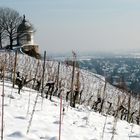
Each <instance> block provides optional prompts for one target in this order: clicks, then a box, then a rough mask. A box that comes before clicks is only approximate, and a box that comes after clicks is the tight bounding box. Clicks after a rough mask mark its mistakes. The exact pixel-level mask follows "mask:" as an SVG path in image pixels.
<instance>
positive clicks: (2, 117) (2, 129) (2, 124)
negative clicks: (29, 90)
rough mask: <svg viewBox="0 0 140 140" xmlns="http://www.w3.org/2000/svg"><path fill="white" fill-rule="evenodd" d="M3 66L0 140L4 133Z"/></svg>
mask: <svg viewBox="0 0 140 140" xmlns="http://www.w3.org/2000/svg"><path fill="white" fill-rule="evenodd" d="M5 63H6V54H5ZM5 65H6V64H3V84H2V110H1V112H2V114H1V140H3V132H4V96H5V94H4V78H5Z"/></svg>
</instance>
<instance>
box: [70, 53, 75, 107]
mask: <svg viewBox="0 0 140 140" xmlns="http://www.w3.org/2000/svg"><path fill="white" fill-rule="evenodd" d="M72 54H73V61H72V77H71V94H70V106H71V107H74V103H73V98H74V93H73V92H74V91H73V86H74V77H75V65H76V53H75V52H74V51H72Z"/></svg>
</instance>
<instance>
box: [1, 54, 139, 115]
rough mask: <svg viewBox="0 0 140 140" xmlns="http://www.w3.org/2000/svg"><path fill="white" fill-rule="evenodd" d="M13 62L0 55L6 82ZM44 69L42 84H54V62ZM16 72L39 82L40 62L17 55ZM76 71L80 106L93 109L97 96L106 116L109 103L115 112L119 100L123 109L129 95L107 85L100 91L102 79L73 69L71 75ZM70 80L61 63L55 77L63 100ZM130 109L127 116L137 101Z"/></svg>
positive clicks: (10, 56)
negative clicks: (87, 106) (103, 100)
mask: <svg viewBox="0 0 140 140" xmlns="http://www.w3.org/2000/svg"><path fill="white" fill-rule="evenodd" d="M14 58H15V54H14V53H13V52H8V53H6V54H5V53H2V52H1V53H0V61H1V64H2V63H3V61H4V59H6V63H5V64H6V70H7V73H6V76H7V78H8V77H9V78H10V77H11V76H12V69H13V65H14ZM45 68H46V69H45V75H44V78H45V79H44V84H45V83H47V81H56V79H57V73H58V70H57V68H58V62H57V61H46V65H45ZM16 71H20V73H21V75H24V76H25V75H28V79H30V78H33V77H36V79H41V78H42V71H43V61H41V60H37V59H34V58H32V57H29V56H27V55H22V54H18V56H17V67H16ZM78 71H80V76H79V77H80V82H79V83H80V90H83V92H82V98H81V99H82V101H81V102H82V103H83V104H85V105H90V106H93V104H94V102H95V101H97V98H98V97H99V96H100V97H101V98H104V99H105V102H104V108H103V112H106V110H107V107H108V106H109V104H108V102H110V103H112V110H116V108H117V107H116V106H117V101H118V98H119V96H120V97H121V98H120V102H122V101H123V106H124V107H126V108H127V106H128V100H129V95H130V94H129V93H127V92H124V91H121V90H119V89H117V88H116V87H113V86H112V85H110V84H109V83H107V85H106V88H105V91H104V87H105V80H104V77H102V76H100V75H97V74H94V73H91V72H88V71H86V70H82V69H76V72H75V73H77V72H78ZM71 77H72V67H71V66H68V65H66V64H65V63H61V65H60V73H59V85H60V88H59V89H60V90H61V91H62V94H63V96H66V92H67V91H68V90H70V88H71ZM75 83H76V74H75V79H74V84H75ZM131 105H132V106H131V108H130V112H133V111H135V110H139V100H138V98H137V97H132V98H131ZM137 113H138V112H137ZM136 115H138V114H136Z"/></svg>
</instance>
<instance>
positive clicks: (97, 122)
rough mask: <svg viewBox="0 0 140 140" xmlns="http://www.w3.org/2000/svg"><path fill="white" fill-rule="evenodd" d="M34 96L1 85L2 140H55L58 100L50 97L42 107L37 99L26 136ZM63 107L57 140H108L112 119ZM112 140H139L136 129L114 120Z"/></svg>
mask: <svg viewBox="0 0 140 140" xmlns="http://www.w3.org/2000/svg"><path fill="white" fill-rule="evenodd" d="M0 93H2V83H0ZM36 95H37V92H36V91H33V90H31V89H29V88H23V90H22V92H21V95H19V94H18V93H17V89H16V88H15V89H12V88H11V84H10V83H5V105H4V108H5V113H4V140H39V139H42V140H58V137H59V113H60V109H59V108H60V100H59V99H58V98H56V97H53V101H49V100H48V99H44V100H43V105H42V99H41V97H40V96H39V98H38V101H37V105H36V109H35V114H34V116H33V120H32V124H31V127H30V131H29V133H28V134H26V132H27V128H28V124H29V120H30V117H31V113H32V110H33V105H34V102H35V98H36ZM10 97H11V98H10ZM0 104H1V102H0ZM29 105H30V106H29ZM63 106H64V108H65V111H64V113H63V115H62V131H61V132H62V134H61V140H101V139H103V140H110V139H111V137H112V127H113V121H114V119H113V117H111V116H107V117H106V116H102V115H101V114H98V113H95V112H93V111H91V110H90V108H88V107H84V106H78V107H77V108H71V107H69V106H68V104H66V103H65V102H64V101H63ZM0 118H1V105H0ZM105 120H106V125H105V133H104V135H103V133H102V132H103V127H104V124H105ZM114 139H115V140H140V127H139V126H137V125H134V124H128V123H127V122H125V121H121V120H118V122H117V128H116V132H115V137H114Z"/></svg>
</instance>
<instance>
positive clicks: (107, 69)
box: [79, 57, 140, 93]
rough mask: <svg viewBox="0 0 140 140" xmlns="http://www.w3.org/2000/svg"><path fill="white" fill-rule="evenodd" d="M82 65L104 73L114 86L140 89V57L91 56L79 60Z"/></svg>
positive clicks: (133, 90)
mask: <svg viewBox="0 0 140 140" xmlns="http://www.w3.org/2000/svg"><path fill="white" fill-rule="evenodd" d="M79 64H80V67H81V68H83V69H86V70H90V71H91V72H94V73H97V74H100V75H103V76H105V77H106V79H107V81H108V82H109V83H111V84H112V85H114V86H121V88H122V87H123V88H125V89H126V90H128V91H132V92H133V93H139V91H140V58H132V57H131V58H128V57H125V58H124V57H120V58H119V57H112V58H91V59H85V60H80V61H79Z"/></svg>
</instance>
